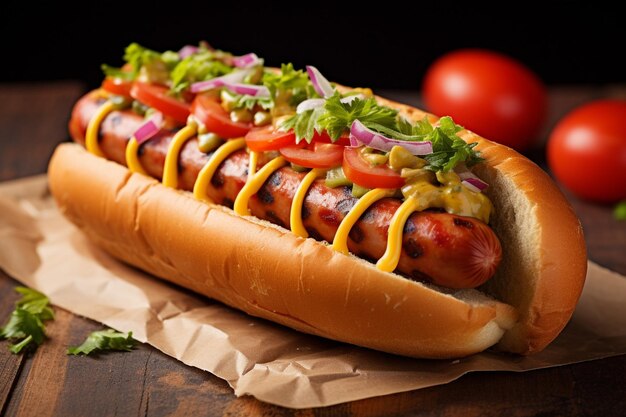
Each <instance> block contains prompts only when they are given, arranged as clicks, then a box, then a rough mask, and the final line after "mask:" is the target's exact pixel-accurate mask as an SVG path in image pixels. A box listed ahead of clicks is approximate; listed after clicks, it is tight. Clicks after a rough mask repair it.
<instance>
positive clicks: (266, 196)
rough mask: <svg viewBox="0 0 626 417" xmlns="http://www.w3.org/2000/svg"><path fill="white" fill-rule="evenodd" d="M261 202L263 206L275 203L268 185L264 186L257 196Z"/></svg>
mask: <svg viewBox="0 0 626 417" xmlns="http://www.w3.org/2000/svg"><path fill="white" fill-rule="evenodd" d="M256 195H257V197H258V199H259V201H260V202H261V203H263V204H272V203H274V196H273V195H272V192H271V191H270V187H268V185H267V184H265V185H263V186H262V187H261V189H260V190H259V192H258V193H257V194H256Z"/></svg>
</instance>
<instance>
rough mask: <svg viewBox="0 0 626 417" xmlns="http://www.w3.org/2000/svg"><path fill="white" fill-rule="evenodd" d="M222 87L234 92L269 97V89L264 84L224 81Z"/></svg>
mask: <svg viewBox="0 0 626 417" xmlns="http://www.w3.org/2000/svg"><path fill="white" fill-rule="evenodd" d="M224 87H226V88H228V89H229V90H230V91H232V92H233V93H235V94H244V95H248V96H253V97H270V90H269V89H268V88H267V87H266V86H264V85H253V84H239V83H231V82H225V83H224Z"/></svg>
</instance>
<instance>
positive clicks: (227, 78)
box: [190, 68, 252, 93]
mask: <svg viewBox="0 0 626 417" xmlns="http://www.w3.org/2000/svg"><path fill="white" fill-rule="evenodd" d="M251 72H252V69H250V68H245V69H242V70H239V71H233V72H231V73H230V74H226V75H222V76H221V77H215V78H212V79H210V80H207V81H200V82H197V83H193V84H191V88H190V90H191V92H192V93H200V92H202V91H206V90H210V89H212V88H217V87H223V86H225V85H226V84H236V83H240V82H242V81H243V80H244V79H245V78H246V77H247V76H248V75H249V74H250V73H251Z"/></svg>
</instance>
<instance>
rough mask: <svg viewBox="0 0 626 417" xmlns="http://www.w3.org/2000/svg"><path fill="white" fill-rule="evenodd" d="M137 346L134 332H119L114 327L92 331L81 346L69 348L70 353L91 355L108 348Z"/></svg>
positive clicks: (129, 349) (125, 348)
mask: <svg viewBox="0 0 626 417" xmlns="http://www.w3.org/2000/svg"><path fill="white" fill-rule="evenodd" d="M134 346H135V340H134V339H133V332H128V334H127V335H125V334H124V333H120V332H117V331H115V330H113V329H107V330H100V331H97V332H93V333H91V334H90V335H89V336H87V339H85V341H84V342H83V343H82V344H81V345H80V346H72V347H69V348H68V349H67V354H68V355H80V354H82V355H89V354H90V353H92V352H101V351H106V350H123V351H131V350H132V349H133V347H134Z"/></svg>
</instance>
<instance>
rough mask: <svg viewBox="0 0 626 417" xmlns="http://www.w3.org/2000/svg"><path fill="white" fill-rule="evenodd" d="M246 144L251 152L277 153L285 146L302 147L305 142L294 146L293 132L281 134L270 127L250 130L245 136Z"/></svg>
mask: <svg viewBox="0 0 626 417" xmlns="http://www.w3.org/2000/svg"><path fill="white" fill-rule="evenodd" d="M246 144H247V145H248V148H250V149H251V150H253V151H257V152H263V151H277V150H279V149H281V148H284V147H285V146H296V147H300V148H302V147H304V146H305V145H306V142H305V141H301V142H300V143H299V144H297V145H296V134H295V133H294V131H293V130H290V131H289V132H282V131H280V130H274V128H273V127H272V126H271V125H270V126H265V127H259V128H255V129H252V130H250V132H248V134H247V135H246Z"/></svg>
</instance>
